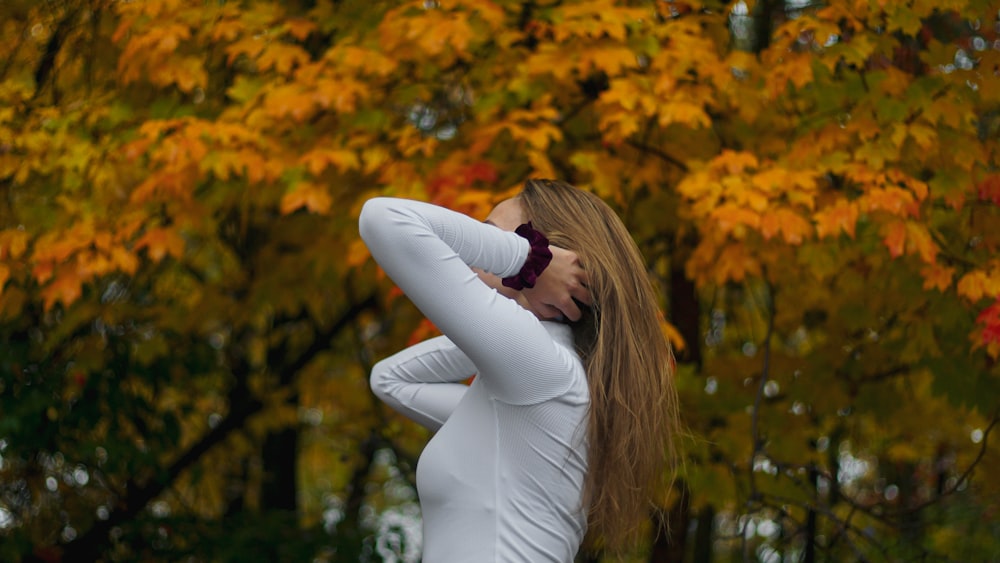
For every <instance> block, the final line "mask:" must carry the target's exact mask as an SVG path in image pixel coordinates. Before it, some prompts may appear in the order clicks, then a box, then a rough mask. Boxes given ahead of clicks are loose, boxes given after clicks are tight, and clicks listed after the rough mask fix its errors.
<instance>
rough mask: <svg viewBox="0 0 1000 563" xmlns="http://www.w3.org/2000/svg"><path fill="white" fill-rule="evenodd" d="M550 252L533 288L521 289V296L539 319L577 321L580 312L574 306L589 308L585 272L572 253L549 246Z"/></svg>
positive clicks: (588, 293)
mask: <svg viewBox="0 0 1000 563" xmlns="http://www.w3.org/2000/svg"><path fill="white" fill-rule="evenodd" d="M549 250H551V251H552V261H551V262H549V265H548V267H547V268H545V270H544V271H543V272H542V274H541V275H540V276H539V277H538V280H537V281H536V282H535V287H533V288H525V289H522V290H521V294H522V295H523V296H524V298H525V299H526V300H527V301H528V303H529V304H530V305H531V307H532V309H534V310H535V311H536V314H538V315H540V316H542V318H546V319H554V318H557V317H559V316H563V317H566V318H567V319H569V320H571V321H578V320H580V316H581V312H580V306H579V305H578V304H577V302H579V303H582V304H584V305H588V306H589V305H590V304H591V303H592V302H591V298H590V291H589V290H588V289H587V272H585V271H584V270H583V268H582V267H580V259H579V258H578V257H577V255H576V253H575V252H573V251H571V250H566V249H564V248H559V247H558V246H551V245H550V246H549ZM574 299H575V301H574Z"/></svg>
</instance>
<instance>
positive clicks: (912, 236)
mask: <svg viewBox="0 0 1000 563" xmlns="http://www.w3.org/2000/svg"><path fill="white" fill-rule="evenodd" d="M906 238H907V240H908V241H909V242H908V245H907V246H908V247H909V249H910V251H911V252H916V253H917V254H919V255H920V259H921V260H923V261H924V262H926V263H928V264H933V263H934V262H935V261H936V259H937V254H938V246H937V243H935V242H934V240H933V239H932V238H931V234H930V232H929V231H928V230H927V226H926V225H923V224H921V223H917V222H915V221H907V222H906Z"/></svg>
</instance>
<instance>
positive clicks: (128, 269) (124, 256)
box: [111, 246, 139, 275]
mask: <svg viewBox="0 0 1000 563" xmlns="http://www.w3.org/2000/svg"><path fill="white" fill-rule="evenodd" d="M111 261H112V263H114V265H115V266H117V267H118V269H120V270H121V271H123V272H125V273H126V274H129V275H132V274H134V273H135V271H136V270H137V269H138V268H139V259H138V258H136V257H135V254H133V253H131V252H129V251H128V250H126V249H124V248H122V247H120V246H116V247H113V248H112V249H111Z"/></svg>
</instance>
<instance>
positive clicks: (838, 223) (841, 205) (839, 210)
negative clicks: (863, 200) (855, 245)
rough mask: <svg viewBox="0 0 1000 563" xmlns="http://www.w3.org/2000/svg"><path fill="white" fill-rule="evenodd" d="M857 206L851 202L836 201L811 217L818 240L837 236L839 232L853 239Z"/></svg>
mask: <svg viewBox="0 0 1000 563" xmlns="http://www.w3.org/2000/svg"><path fill="white" fill-rule="evenodd" d="M858 213H859V210H858V205H857V203H855V202H853V201H848V200H846V199H842V198H841V199H838V200H837V201H836V202H835V203H834V204H832V205H828V206H826V207H824V208H822V209H821V210H819V211H817V212H816V213H815V214H814V215H813V221H815V222H816V235H817V236H819V237H820V238H824V237H832V236H838V235H840V233H841V232H843V233H845V234H846V235H847V236H849V237H851V238H854V233H855V227H856V226H857V223H858Z"/></svg>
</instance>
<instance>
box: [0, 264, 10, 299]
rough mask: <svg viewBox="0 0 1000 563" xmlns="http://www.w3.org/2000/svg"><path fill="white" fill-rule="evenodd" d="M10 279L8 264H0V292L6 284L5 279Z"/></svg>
mask: <svg viewBox="0 0 1000 563" xmlns="http://www.w3.org/2000/svg"><path fill="white" fill-rule="evenodd" d="M9 279H10V266H8V265H7V264H0V293H3V288H4V286H5V285H7V280H9Z"/></svg>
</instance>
